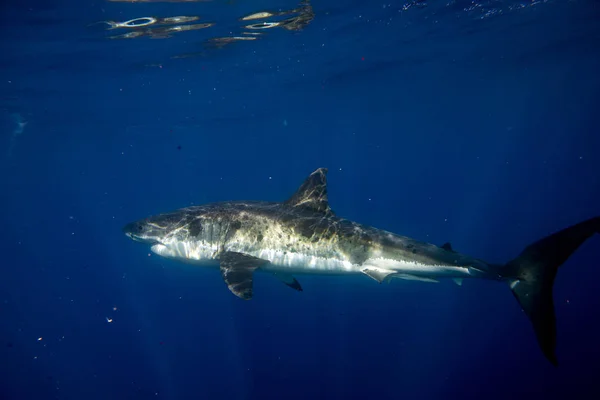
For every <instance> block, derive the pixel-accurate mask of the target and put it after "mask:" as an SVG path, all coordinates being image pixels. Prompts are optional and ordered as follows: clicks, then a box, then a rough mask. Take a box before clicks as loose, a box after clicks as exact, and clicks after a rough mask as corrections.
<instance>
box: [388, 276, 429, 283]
mask: <svg viewBox="0 0 600 400" xmlns="http://www.w3.org/2000/svg"><path fill="white" fill-rule="evenodd" d="M393 277H394V278H399V279H404V280H406V281H419V282H430V283H439V281H438V280H437V279H432V278H425V277H422V276H417V275H410V274H396V275H394V276H393Z"/></svg>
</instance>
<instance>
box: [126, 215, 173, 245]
mask: <svg viewBox="0 0 600 400" xmlns="http://www.w3.org/2000/svg"><path fill="white" fill-rule="evenodd" d="M181 223H182V218H181V216H180V215H175V214H160V215H156V216H152V217H148V218H144V219H141V220H139V221H135V222H132V223H129V224H127V225H125V226H124V227H123V233H125V235H127V236H128V237H130V238H131V239H133V240H135V241H136V242H142V243H147V244H160V243H163V242H164V239H165V238H166V237H168V236H170V235H171V234H172V233H173V231H174V230H176V229H178V228H179V227H180V226H181Z"/></svg>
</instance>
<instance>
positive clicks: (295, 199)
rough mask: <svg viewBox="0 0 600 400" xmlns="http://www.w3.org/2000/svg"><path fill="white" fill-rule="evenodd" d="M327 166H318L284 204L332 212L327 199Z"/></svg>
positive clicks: (327, 212) (326, 212)
mask: <svg viewBox="0 0 600 400" xmlns="http://www.w3.org/2000/svg"><path fill="white" fill-rule="evenodd" d="M326 175H327V168H319V169H318V170H316V171H315V172H313V173H312V174H310V176H309V177H308V178H306V180H305V181H304V183H303V184H302V186H300V188H299V189H298V190H297V191H296V193H294V195H293V196H292V197H290V198H289V199H288V200H287V201H286V202H285V204H287V205H289V206H292V207H306V208H309V209H311V210H314V211H319V212H322V213H325V214H332V213H333V211H331V208H330V207H329V202H328V201H327V178H326Z"/></svg>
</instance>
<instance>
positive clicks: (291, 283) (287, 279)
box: [273, 272, 302, 292]
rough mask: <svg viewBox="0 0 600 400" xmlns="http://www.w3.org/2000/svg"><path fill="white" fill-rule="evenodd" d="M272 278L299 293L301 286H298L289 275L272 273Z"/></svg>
mask: <svg viewBox="0 0 600 400" xmlns="http://www.w3.org/2000/svg"><path fill="white" fill-rule="evenodd" d="M273 276H274V277H276V278H277V279H279V280H280V281H281V282H283V283H285V284H286V285H288V286H289V287H291V288H292V289H295V290H297V291H299V292H301V291H302V286H300V282H298V280H297V279H296V278H294V277H293V276H292V275H291V274H288V273H287V272H273Z"/></svg>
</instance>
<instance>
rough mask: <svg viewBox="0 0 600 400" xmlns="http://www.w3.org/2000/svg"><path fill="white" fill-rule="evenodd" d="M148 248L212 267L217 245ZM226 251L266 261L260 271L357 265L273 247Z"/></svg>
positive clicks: (351, 269) (332, 270) (355, 269)
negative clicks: (237, 252) (241, 253)
mask: <svg viewBox="0 0 600 400" xmlns="http://www.w3.org/2000/svg"><path fill="white" fill-rule="evenodd" d="M151 250H152V251H153V252H154V253H156V254H158V255H159V256H162V257H165V258H171V259H175V260H178V261H181V262H186V263H193V264H197V265H203V266H209V267H213V266H215V265H218V264H217V261H216V260H215V257H216V256H217V254H218V253H219V251H220V250H221V249H219V248H218V247H217V246H211V245H207V244H205V243H201V242H177V241H173V242H171V243H165V244H155V245H154V246H152V247H151ZM229 250H230V251H239V252H243V253H244V254H248V255H250V256H253V257H257V258H260V259H262V260H267V261H269V263H268V264H266V265H264V266H263V267H261V268H260V269H262V270H264V271H270V272H277V271H282V272H283V271H285V272H288V273H294V274H358V273H360V266H359V265H355V264H352V263H351V262H349V261H346V260H341V259H338V258H327V257H322V256H316V255H307V254H302V253H292V252H285V251H281V250H276V249H260V250H256V251H247V250H246V251H241V250H242V249H236V248H235V246H234V247H233V248H231V249H229Z"/></svg>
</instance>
